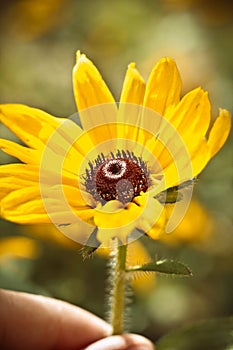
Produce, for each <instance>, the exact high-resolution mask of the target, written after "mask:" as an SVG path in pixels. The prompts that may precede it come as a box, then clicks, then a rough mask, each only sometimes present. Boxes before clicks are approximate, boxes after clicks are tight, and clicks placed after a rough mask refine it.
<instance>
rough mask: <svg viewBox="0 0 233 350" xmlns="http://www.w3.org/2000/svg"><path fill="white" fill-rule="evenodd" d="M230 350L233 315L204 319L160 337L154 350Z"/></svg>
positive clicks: (232, 333) (232, 338) (232, 336)
mask: <svg viewBox="0 0 233 350" xmlns="http://www.w3.org/2000/svg"><path fill="white" fill-rule="evenodd" d="M202 349H203V350H232V349H233V317H225V318H219V319H212V320H206V321H202V322H198V323H196V324H194V325H193V326H189V327H185V328H182V329H180V330H179V331H174V332H172V333H170V334H168V335H165V336H164V337H162V338H161V339H160V340H159V341H158V342H157V343H156V350H202Z"/></svg>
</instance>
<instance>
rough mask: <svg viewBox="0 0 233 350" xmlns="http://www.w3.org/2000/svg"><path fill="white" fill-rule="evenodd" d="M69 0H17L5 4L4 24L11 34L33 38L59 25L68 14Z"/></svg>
mask: <svg viewBox="0 0 233 350" xmlns="http://www.w3.org/2000/svg"><path fill="white" fill-rule="evenodd" d="M69 2H70V0H33V1H31V0H19V1H14V2H10V3H9V4H7V6H6V9H5V11H4V18H2V21H4V23H5V26H6V27H8V25H9V23H10V28H7V29H8V30H10V32H11V34H12V35H14V36H16V37H19V38H23V39H30V40H31V39H35V38H38V37H40V36H42V35H43V34H45V33H47V32H48V31H50V30H51V29H53V28H56V26H58V25H60V24H61V23H62V22H63V21H64V20H66V16H67V15H68V11H67V9H68V8H69Z"/></svg>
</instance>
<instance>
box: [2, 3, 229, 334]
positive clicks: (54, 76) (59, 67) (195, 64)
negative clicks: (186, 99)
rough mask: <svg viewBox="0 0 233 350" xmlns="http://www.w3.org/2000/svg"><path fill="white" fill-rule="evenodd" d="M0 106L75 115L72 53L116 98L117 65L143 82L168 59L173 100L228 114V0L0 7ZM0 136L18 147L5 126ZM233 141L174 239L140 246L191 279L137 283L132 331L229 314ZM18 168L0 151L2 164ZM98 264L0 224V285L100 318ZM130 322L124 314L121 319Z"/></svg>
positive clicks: (101, 271) (50, 233)
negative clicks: (83, 58)
mask: <svg viewBox="0 0 233 350" xmlns="http://www.w3.org/2000/svg"><path fill="white" fill-rule="evenodd" d="M0 4H1V11H0V20H1V23H0V29H1V30H0V48H1V53H0V54H1V56H0V97H1V101H0V102H1V103H24V104H27V105H30V106H33V107H38V108H41V109H44V110H45V111H47V112H49V113H51V114H53V115H55V116H62V117H65V116H70V115H71V114H73V113H75V112H76V107H75V103H74V98H73V92H72V80H71V71H72V67H73V65H74V62H75V52H76V50H77V49H80V50H81V51H82V52H84V53H86V54H87V55H88V57H90V58H91V59H92V60H93V61H94V62H95V64H96V65H97V67H98V68H99V69H100V71H101V72H102V75H103V77H104V79H105V81H106V82H107V83H108V85H109V87H110V88H111V91H112V92H113V94H114V96H115V97H116V99H118V98H119V96H120V91H121V86H122V82H123V78H124V74H125V71H126V67H127V64H128V63H130V62H131V61H135V62H136V63H137V67H138V68H139V70H140V71H141V73H142V75H143V76H144V77H145V79H146V78H147V77H148V75H149V72H150V70H151V69H152V67H153V66H154V64H155V63H156V61H157V60H158V59H159V58H161V57H163V56H170V57H172V58H174V59H175V60H176V62H177V65H178V67H179V69H180V71H181V76H182V79H183V93H185V92H187V91H189V90H190V89H193V88H195V87H197V86H202V87H203V88H204V89H206V90H208V91H209V97H210V100H211V102H212V106H213V108H212V112H213V120H214V118H215V117H216V116H217V113H218V108H219V107H224V108H227V109H229V110H230V111H232V107H233V103H232V101H233V63H232V62H233V45H232V38H233V5H232V3H229V2H228V1H227V0H223V1H221V2H220V1H215V0H214V1H210V0H208V1H205V0H189V1H184V0H183V1H182V0H160V1H159V0H157V1H156V0H153V1H152V0H148V1H145V0H135V1H133V0H129V1H124V0H119V1H116V2H110V1H104V0H102V1H101V0H100V1H98V0H97V1H91V0H85V1H84V0H77V1H75V0H10V1H3V0H1V1H0ZM0 136H1V137H4V138H8V139H13V140H16V139H15V137H14V135H12V134H11V133H10V132H9V131H8V130H7V129H6V128H4V127H3V125H0ZM232 145H233V138H232V133H231V136H230V137H229V139H228V141H227V143H226V145H225V147H224V148H223V149H222V150H221V152H220V153H219V154H218V155H217V156H216V158H214V159H213V160H212V161H211V163H210V164H209V165H208V167H207V168H206V169H205V171H204V172H203V173H202V174H201V175H200V177H199V180H198V184H197V185H196V186H195V190H194V202H193V203H192V205H191V207H190V211H189V212H188V214H187V216H186V217H185V219H184V221H183V223H182V224H181V226H180V227H178V229H177V230H176V232H175V233H174V234H172V236H169V237H165V238H164V239H163V240H161V241H157V242H155V241H151V240H148V239H143V240H142V241H143V243H144V244H145V246H146V247H147V249H148V251H149V252H150V254H151V256H153V257H156V258H164V257H172V258H174V259H175V260H178V261H182V262H184V263H185V264H187V265H188V266H189V267H190V268H191V269H192V271H193V277H192V278H189V279H188V278H174V277H167V276H164V275H162V276H161V275H156V276H155V283H154V284H155V285H154V287H153V288H149V286H151V284H148V283H146V282H145V281H144V280H138V283H137V289H136V291H135V293H134V296H132V300H131V306H132V310H131V319H132V322H130V330H131V331H133V332H138V333H142V334H144V335H145V336H148V337H149V338H151V339H152V340H154V341H156V340H157V339H158V338H159V337H161V336H162V335H164V334H166V333H167V332H169V331H171V330H174V329H176V328H179V327H180V326H183V325H188V324H191V323H192V322H195V321H198V320H202V319H209V318H212V317H222V316H229V315H232V313H233V298H232V295H233V214H232V213H233V210H232V209H233V205H232V198H233V190H232V183H233V167H232V164H233V155H232ZM12 161H16V160H15V159H13V158H11V157H9V156H7V155H5V154H3V153H2V152H1V153H0V162H1V164H5V163H9V162H12ZM106 266H107V259H106V258H103V257H102V256H100V255H95V256H94V257H93V258H92V259H89V260H86V261H83V260H82V257H81V255H80V252H79V246H78V245H76V244H74V243H72V241H70V240H68V239H66V238H65V237H63V236H62V235H61V234H59V233H58V232H56V230H54V229H53V228H52V227H46V226H38V227H30V226H20V225H15V224H12V223H9V222H5V221H4V220H0V287H2V288H9V289H13V290H21V291H27V292H32V293H41V294H44V295H49V296H53V297H56V298H60V299H63V300H66V301H69V302H71V303H75V304H78V305H80V306H82V307H84V308H86V309H88V310H90V311H91V312H94V313H96V314H97V315H99V316H101V317H105V314H106V294H107V291H106V290H107V285H106V280H107V278H108V267H106ZM129 319H130V317H129Z"/></svg>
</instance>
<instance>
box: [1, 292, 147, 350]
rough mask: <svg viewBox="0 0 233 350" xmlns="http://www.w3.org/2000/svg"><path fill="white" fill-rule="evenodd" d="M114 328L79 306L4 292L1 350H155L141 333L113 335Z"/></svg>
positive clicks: (35, 296)
mask: <svg viewBox="0 0 233 350" xmlns="http://www.w3.org/2000/svg"><path fill="white" fill-rule="evenodd" d="M111 331H112V330H111V326H110V325H109V324H108V323H106V322H105V321H103V320H101V319H100V318H98V317H97V316H95V315H93V314H91V313H90V312H88V311H86V310H83V309H81V308H79V307H77V306H74V305H71V304H68V303H66V302H64V301H61V300H56V299H52V298H48V297H44V296H40V295H32V294H27V293H21V292H14V291H8V290H2V289H0V349H4V350H153V349H154V347H153V345H152V343H151V342H150V341H149V340H148V339H146V338H144V337H142V336H140V335H137V334H124V335H121V336H111Z"/></svg>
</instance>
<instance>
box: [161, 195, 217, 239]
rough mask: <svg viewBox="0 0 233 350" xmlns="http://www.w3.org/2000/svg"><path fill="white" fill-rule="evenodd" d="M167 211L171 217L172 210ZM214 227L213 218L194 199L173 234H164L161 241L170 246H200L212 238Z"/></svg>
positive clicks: (168, 207) (168, 208)
mask: <svg viewBox="0 0 233 350" xmlns="http://www.w3.org/2000/svg"><path fill="white" fill-rule="evenodd" d="M166 209H167V213H168V215H170V213H171V211H172V208H171V207H170V206H167V208H166ZM213 227H214V222H213V217H211V215H210V213H209V212H208V211H207V210H206V209H205V208H204V207H203V206H202V205H201V203H200V202H198V201H197V200H196V199H192V201H191V203H190V205H189V207H188V210H187V212H186V214H185V216H184V217H183V219H182V220H181V222H180V223H179V225H178V226H177V227H176V228H175V230H174V231H172V234H166V233H164V234H162V235H161V236H160V240H161V241H163V242H164V243H166V244H168V245H179V244H200V243H203V242H204V241H206V240H207V239H208V238H209V237H210V235H211V233H212V232H213Z"/></svg>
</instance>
